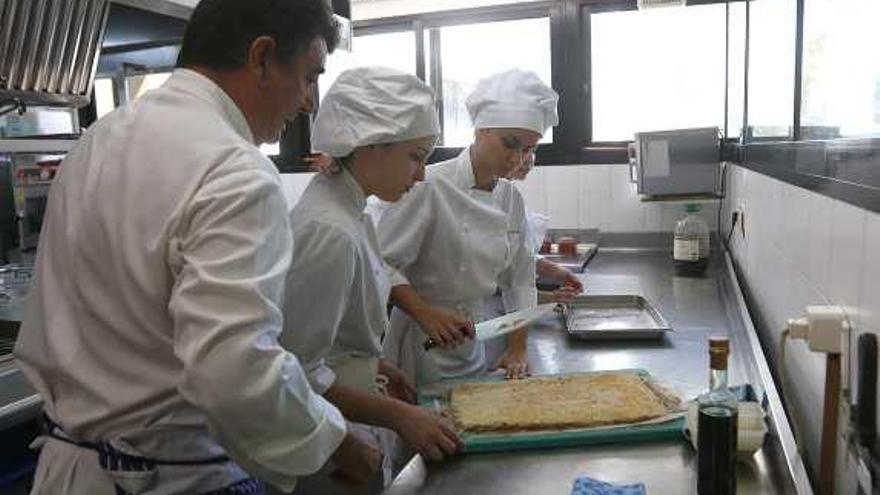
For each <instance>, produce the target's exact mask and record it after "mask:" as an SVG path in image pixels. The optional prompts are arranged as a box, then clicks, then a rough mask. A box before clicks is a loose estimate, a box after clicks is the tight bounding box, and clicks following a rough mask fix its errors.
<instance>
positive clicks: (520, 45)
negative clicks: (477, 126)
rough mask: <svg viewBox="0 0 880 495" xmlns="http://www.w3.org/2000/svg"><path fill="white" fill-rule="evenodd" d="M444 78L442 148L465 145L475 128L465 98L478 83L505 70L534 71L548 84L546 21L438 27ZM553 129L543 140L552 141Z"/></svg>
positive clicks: (539, 19)
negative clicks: (472, 125)
mask: <svg viewBox="0 0 880 495" xmlns="http://www.w3.org/2000/svg"><path fill="white" fill-rule="evenodd" d="M440 64H441V73H442V77H443V145H444V146H467V145H469V144H470V143H471V141H473V136H474V134H473V128H472V127H471V120H470V116H469V115H468V113H467V109H466V108H465V105H464V101H465V98H467V96H468V95H469V94H470V93H471V91H473V89H474V88H475V87H476V85H477V82H478V81H479V80H480V79H482V78H484V77H487V76H490V75H492V74H495V73H497V72H501V71H504V70H507V69H513V68H518V69H523V70H530V71H533V72H535V73H536V74H537V75H538V77H540V78H541V79H542V80H543V81H544V82H545V83H547V84H548V85H549V84H551V76H550V20H549V19H548V18H546V17H545V18H537V19H522V20H515V21H499V22H489V23H481V24H467V25H462V26H447V27H443V28H441V29H440ZM552 136H553V129H550V130H548V132H546V133H545V134H544V138H543V139H542V140H541V142H552V140H553V137H552Z"/></svg>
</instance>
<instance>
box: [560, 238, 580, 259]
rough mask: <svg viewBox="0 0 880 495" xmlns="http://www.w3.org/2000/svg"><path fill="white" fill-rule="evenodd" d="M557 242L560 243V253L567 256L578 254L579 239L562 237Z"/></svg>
mask: <svg viewBox="0 0 880 495" xmlns="http://www.w3.org/2000/svg"><path fill="white" fill-rule="evenodd" d="M557 242H558V243H559V254H564V255H567V256H574V255H576V254H577V245H578V241H577V239H575V238H574V237H560V238H559V239H558V240H557Z"/></svg>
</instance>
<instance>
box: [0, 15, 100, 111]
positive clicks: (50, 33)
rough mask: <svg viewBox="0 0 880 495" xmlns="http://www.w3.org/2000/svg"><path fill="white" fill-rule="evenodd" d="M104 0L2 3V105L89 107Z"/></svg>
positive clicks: (0, 91)
mask: <svg viewBox="0 0 880 495" xmlns="http://www.w3.org/2000/svg"><path fill="white" fill-rule="evenodd" d="M108 9H109V2H107V1H106V0H0V20H2V21H0V100H2V99H7V98H19V99H20V100H22V101H24V102H25V103H27V104H48V105H59V104H61V105H74V106H82V105H85V104H88V102H89V98H90V94H91V92H92V84H93V82H94V79H95V69H96V68H97V66H98V55H99V54H100V51H101V42H102V40H103V37H104V30H105V27H106V23H107V12H108Z"/></svg>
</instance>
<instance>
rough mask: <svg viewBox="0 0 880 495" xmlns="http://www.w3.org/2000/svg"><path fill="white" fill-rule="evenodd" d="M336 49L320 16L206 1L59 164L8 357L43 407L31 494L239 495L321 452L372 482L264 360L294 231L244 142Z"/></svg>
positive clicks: (338, 425) (295, 96)
mask: <svg viewBox="0 0 880 495" xmlns="http://www.w3.org/2000/svg"><path fill="white" fill-rule="evenodd" d="M336 42H337V36H336V25H335V22H334V21H333V20H332V17H331V14H330V12H329V9H328V7H327V6H326V5H325V3H324V2H320V1H316V0H248V1H246V2H245V1H241V0H202V2H201V3H200V4H199V5H198V6H197V7H196V9H195V11H194V13H193V15H192V18H191V19H190V22H189V25H188V26H187V32H186V35H185V37H184V41H183V48H182V52H181V55H180V59H179V65H180V67H181V68H179V69H177V70H176V71H175V72H174V74H173V75H172V76H171V77H170V79H169V80H168V82H167V83H166V84H165V85H164V86H163V87H162V88H160V89H158V90H155V91H152V92H150V93H147V94H146V95H144V96H143V97H141V98H140V99H139V100H138V101H136V102H134V103H132V104H130V105H128V106H127V107H123V108H121V109H119V110H117V111H115V112H113V113H111V114H110V115H108V116H107V117H105V118H104V119H102V120H100V121H99V122H98V123H96V124H95V125H94V126H93V127H92V128H91V129H89V131H88V132H87V133H86V134H85V135H84V136H83V137H82V139H81V140H80V143H79V144H78V145H77V146H76V147H75V149H73V150H72V151H71V152H70V154H69V155H68V156H67V158H66V159H65V161H64V162H63V163H62V165H61V172H60V175H59V176H58V177H57V178H56V181H55V184H54V186H53V188H52V191H51V195H50V199H49V204H48V208H47V211H46V216H45V224H44V227H43V232H42V234H41V239H40V246H39V250H38V260H37V269H36V275H35V278H34V282H33V286H32V288H31V293H30V297H29V300H28V303H27V307H26V309H25V318H24V323H23V326H22V329H21V336H20V338H19V341H18V344H17V347H16V350H15V355H16V357H17V358H18V362H19V365H20V366H21V368H22V370H23V371H24V373H25V374H26V376H27V378H28V380H29V381H30V383H31V384H32V385H33V386H34V388H35V389H36V390H37V391H38V392H39V394H40V395H41V396H42V398H43V399H44V400H45V416H46V422H47V426H48V427H47V431H46V434H45V435H44V436H43V437H41V442H39V443H42V451H41V453H40V460H39V465H38V467H37V473H36V478H35V481H34V488H33V492H32V493H36V494H43V493H47V494H56V493H57V494H61V493H63V494H74V495H76V494H83V495H85V494H88V495H103V494H107V495H110V494H123V493H124V494H156V495H159V494H172V493H175V494H177V493H187V494H251V493H262V491H263V485H262V484H261V482H260V481H257V480H256V479H255V477H256V478H259V479H261V480H265V481H268V482H269V483H271V484H273V485H275V486H277V487H279V488H281V489H284V490H289V489H291V488H293V486H294V485H295V482H296V479H297V477H298V476H302V475H305V474H309V473H312V472H315V471H317V470H318V469H319V468H321V466H322V465H323V464H324V463H325V462H326V461H327V460H328V459H330V458H331V455H333V456H334V460H335V461H336V462H337V464H338V465H339V467H340V473H341V474H342V475H347V476H349V477H351V478H354V479H355V480H366V479H368V478H369V477H370V476H371V475H372V473H373V472H375V470H376V469H377V468H378V462H379V456H378V454H377V452H376V451H375V449H374V448H373V447H368V446H366V445H365V444H363V443H361V441H360V440H357V439H355V438H354V437H353V436H351V435H347V434H346V427H345V423H344V421H343V419H342V416H341V415H340V413H339V411H338V410H337V409H336V408H335V407H333V406H332V405H330V404H329V403H328V402H326V401H325V400H324V399H323V398H322V397H321V396H319V395H317V394H315V393H314V392H313V391H312V390H311V388H310V387H309V385H308V381H307V380H306V376H305V375H304V373H303V371H302V369H301V368H300V364H299V362H298V361H297V358H296V357H295V356H294V355H293V354H290V353H288V352H285V351H284V349H282V348H281V347H280V346H279V345H278V342H277V337H278V334H279V332H280V330H281V327H282V316H281V311H280V310H279V301H280V298H281V293H282V287H283V284H284V277H285V273H286V271H287V269H288V266H289V264H290V257H291V234H290V228H289V225H288V220H287V218H286V216H285V212H286V207H285V200H284V197H283V195H282V193H281V189H280V185H279V177H278V174H277V172H276V170H275V169H274V168H273V165H272V163H271V162H270V161H268V160H267V159H266V158H265V157H263V156H262V155H261V154H260V152H259V151H258V150H257V148H256V147H255V145H257V144H259V143H263V142H267V141H273V140H275V139H277V137H278V135H279V133H280V131H281V129H282V127H283V124H284V122H285V120H286V119H288V118H290V117H293V116H294V115H295V114H296V113H297V112H299V111H301V110H303V109H308V108H309V107H310V106H311V104H312V103H311V98H310V97H309V96H308V95H309V94H310V88H311V85H312V84H313V83H314V82H315V81H316V79H317V78H318V75H319V74H320V73H321V72H323V65H324V60H325V58H326V55H327V53H328V51H330V50H332V49H333V48H334V46H335V44H336ZM334 452H335V455H334Z"/></svg>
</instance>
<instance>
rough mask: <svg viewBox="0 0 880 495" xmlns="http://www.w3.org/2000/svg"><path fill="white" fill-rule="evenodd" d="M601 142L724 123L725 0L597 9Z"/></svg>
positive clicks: (595, 72) (596, 122)
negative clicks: (638, 8) (650, 7)
mask: <svg viewBox="0 0 880 495" xmlns="http://www.w3.org/2000/svg"><path fill="white" fill-rule="evenodd" d="M590 29H591V31H590V34H591V41H592V53H591V58H592V68H591V72H592V83H591V87H592V109H593V141H626V140H631V139H633V135H634V134H635V133H636V132H641V131H655V130H668V129H683V128H691V127H711V126H718V127H723V126H724V64H725V57H724V50H725V41H724V37H725V29H726V16H725V5H724V4H712V5H699V6H690V7H675V8H662V9H654V10H644V11H618V12H607V13H596V14H592V15H591V16H590Z"/></svg>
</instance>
